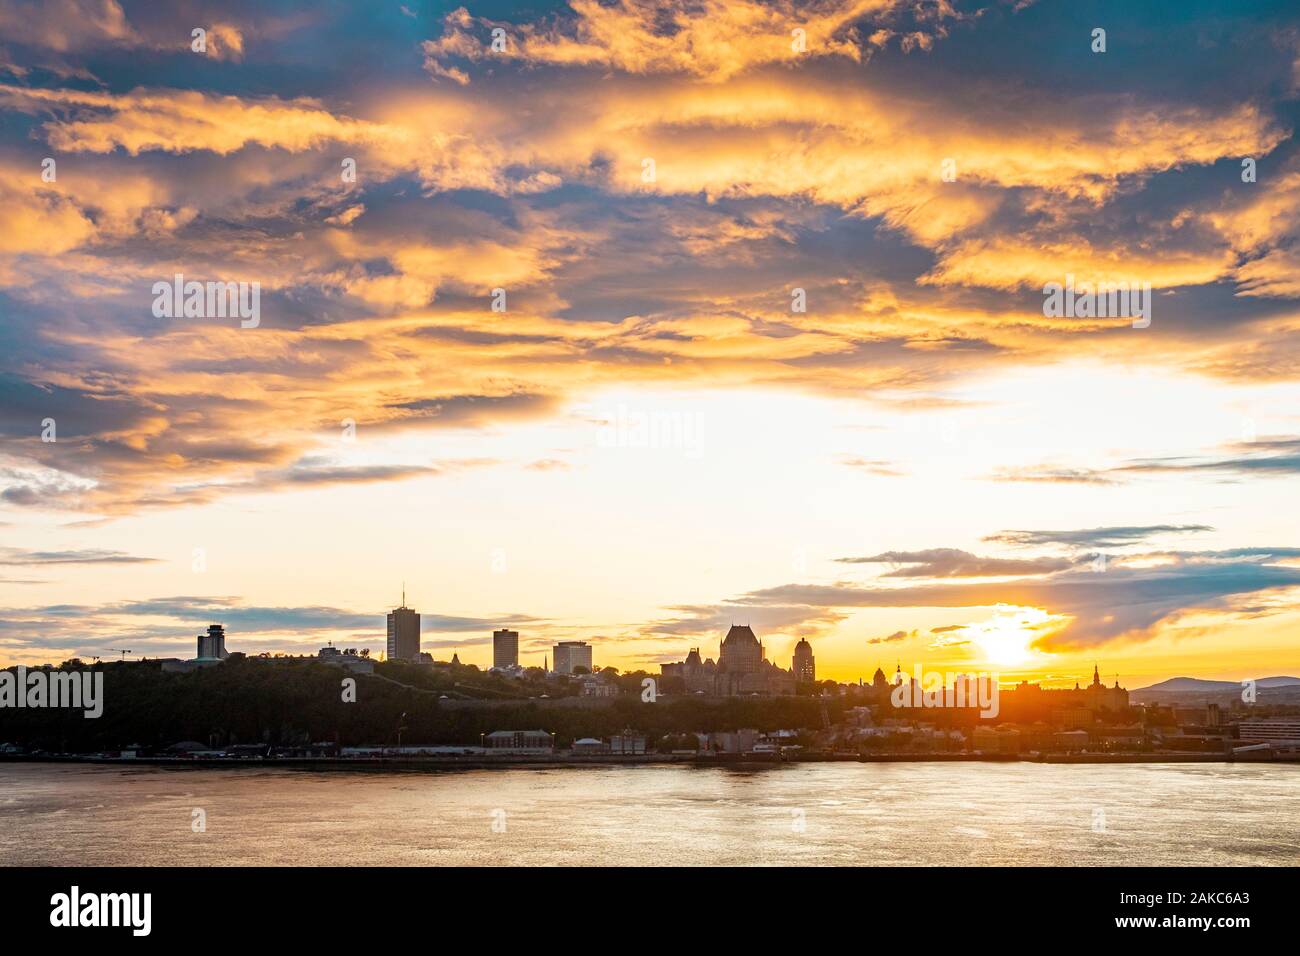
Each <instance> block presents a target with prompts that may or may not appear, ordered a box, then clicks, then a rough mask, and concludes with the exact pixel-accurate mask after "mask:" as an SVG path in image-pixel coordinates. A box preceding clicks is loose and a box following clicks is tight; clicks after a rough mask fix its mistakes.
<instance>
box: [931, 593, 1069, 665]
mask: <svg viewBox="0 0 1300 956" xmlns="http://www.w3.org/2000/svg"><path fill="white" fill-rule="evenodd" d="M1063 623H1064V619H1063V618H1061V616H1060V615H1055V614H1049V613H1048V612H1047V611H1044V610H1042V609H1041V608H1036V607H1009V606H1006V605H1002V606H999V607H998V608H997V610H996V611H995V612H994V615H993V617H991V618H989V619H988V620H987V621H982V622H980V623H978V624H968V625H966V626H965V627H964V628H962V629H961V630H960V631H957V632H954V633H955V634H956V635H959V636H960V637H962V638H965V639H967V640H969V641H971V642H972V643H974V644H975V645H976V646H977V647H978V648H979V649H980V650H981V651H983V652H984V656H985V658H986V660H987V661H988V663H990V664H996V665H998V666H1004V667H1019V666H1021V665H1023V664H1026V663H1029V662H1031V661H1034V660H1037V659H1039V658H1040V657H1041V656H1042V655H1041V654H1040V652H1038V651H1036V650H1034V648H1033V644H1034V642H1035V641H1036V640H1038V639H1039V638H1040V637H1041V636H1042V635H1043V633H1044V632H1046V631H1049V630H1054V629H1055V628H1056V627H1058V626H1060V625H1061V624H1063Z"/></svg>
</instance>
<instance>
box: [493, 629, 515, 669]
mask: <svg viewBox="0 0 1300 956" xmlns="http://www.w3.org/2000/svg"><path fill="white" fill-rule="evenodd" d="M518 664H519V632H518V631H508V630H506V629H505V628H502V629H501V630H499V631H493V632H492V666H493V667H515V666H517V665H518Z"/></svg>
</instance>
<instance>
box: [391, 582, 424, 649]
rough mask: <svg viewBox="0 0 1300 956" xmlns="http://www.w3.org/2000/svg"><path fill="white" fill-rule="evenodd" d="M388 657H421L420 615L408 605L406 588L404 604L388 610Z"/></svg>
mask: <svg viewBox="0 0 1300 956" xmlns="http://www.w3.org/2000/svg"><path fill="white" fill-rule="evenodd" d="M388 659H389V660H390V661H418V660H419V659H420V615H419V614H418V613H416V612H415V611H413V610H411V609H410V608H409V607H407V606H406V589H405V588H402V606H401V607H399V608H394V609H393V610H391V611H389V612H388Z"/></svg>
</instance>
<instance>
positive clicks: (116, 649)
mask: <svg viewBox="0 0 1300 956" xmlns="http://www.w3.org/2000/svg"><path fill="white" fill-rule="evenodd" d="M109 650H110V651H112V652H113V653H114V654H121V655H122V660H123V661H125V660H126V655H127V654H134V653H135V652H134V651H132V650H129V649H127V650H124V649H123V648H120V647H110V648H109Z"/></svg>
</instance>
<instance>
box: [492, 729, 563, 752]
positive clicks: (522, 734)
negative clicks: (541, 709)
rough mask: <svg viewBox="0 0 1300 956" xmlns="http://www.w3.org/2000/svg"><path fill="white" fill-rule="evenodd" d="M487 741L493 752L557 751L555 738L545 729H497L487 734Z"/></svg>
mask: <svg viewBox="0 0 1300 956" xmlns="http://www.w3.org/2000/svg"><path fill="white" fill-rule="evenodd" d="M485 742H486V746H487V749H488V750H489V751H490V752H492V753H515V754H540V753H554V752H555V738H554V737H552V736H551V735H550V734H549V733H547V732H546V731H544V730H496V731H493V732H492V733H490V734H488V735H487V737H486V738H485Z"/></svg>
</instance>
